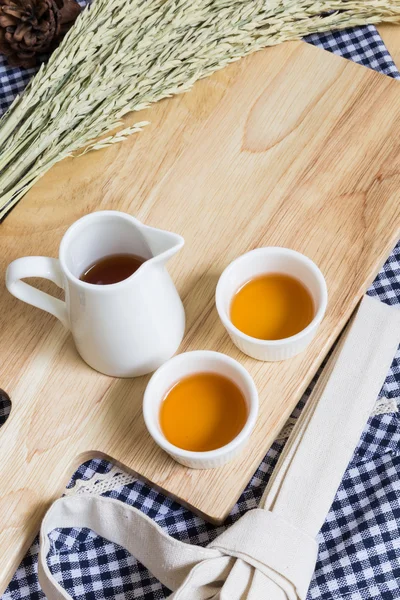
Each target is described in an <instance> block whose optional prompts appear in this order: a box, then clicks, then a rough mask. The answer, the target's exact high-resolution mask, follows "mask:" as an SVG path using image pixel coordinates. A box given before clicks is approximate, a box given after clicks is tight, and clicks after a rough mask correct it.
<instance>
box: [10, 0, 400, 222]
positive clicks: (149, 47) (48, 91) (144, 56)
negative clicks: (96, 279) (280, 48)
mask: <svg viewBox="0 0 400 600" xmlns="http://www.w3.org/2000/svg"><path fill="white" fill-rule="evenodd" d="M382 21H391V22H399V21H400V2H399V0H367V1H361V0H330V1H329V0H326V1H324V0H319V1H313V0H191V1H190V2H188V0H112V2H111V1H110V0H95V1H94V3H93V5H92V6H91V8H90V9H87V10H85V11H84V12H83V13H82V14H81V15H80V17H78V19H77V21H76V23H75V25H74V26H73V27H72V29H71V30H70V31H69V33H68V34H67V36H66V37H65V38H64V41H63V42H62V44H61V45H60V47H59V48H58V49H57V50H56V51H55V52H54V53H53V55H52V56H51V58H50V60H49V62H48V64H47V65H45V66H43V67H42V68H41V69H40V71H39V72H38V73H37V75H36V77H34V78H33V79H32V81H31V83H30V84H29V86H28V88H27V89H26V91H25V92H24V94H23V95H22V96H21V97H19V98H16V99H15V101H14V103H13V104H12V106H11V107H10V109H9V110H8V112H7V113H6V114H5V115H4V116H3V118H2V120H1V122H0V148H1V150H0V218H1V217H3V216H4V215H5V214H6V213H7V212H8V211H9V210H10V209H11V207H12V206H13V205H14V204H15V203H16V202H18V200H19V199H20V198H21V197H22V196H23V195H24V194H25V193H26V192H27V190H29V188H30V187H32V185H33V184H34V183H35V181H37V179H38V178H39V177H41V176H42V175H43V174H44V173H45V172H46V171H47V170H48V169H49V168H50V167H51V166H52V165H54V164H55V163H56V162H58V161H60V160H62V159H63V158H65V157H66V156H70V155H71V154H72V153H73V152H75V151H76V150H78V149H80V148H83V147H85V146H87V145H88V144H89V146H87V147H86V149H85V152H87V151H89V150H95V149H99V148H104V147H106V146H108V145H110V144H113V143H116V142H120V141H122V140H124V139H125V138H126V137H127V136H128V135H131V134H132V133H136V132H138V131H140V130H141V129H142V127H143V126H144V125H145V124H147V123H145V122H140V121H139V122H137V123H136V124H135V125H133V126H132V127H128V128H125V129H122V130H121V131H119V132H118V133H117V134H116V135H111V136H109V137H107V138H106V139H103V140H101V141H100V142H94V143H92V144H91V145H90V142H92V141H93V140H95V139H98V138H99V137H101V136H103V135H105V134H106V133H107V132H110V130H113V129H115V128H117V127H121V126H122V121H121V119H122V117H123V116H124V115H125V114H126V113H128V112H130V111H140V110H142V109H143V108H145V107H148V106H149V105H150V104H152V103H153V102H157V101H158V100H161V99H162V98H166V97H169V96H172V95H174V94H179V93H182V92H186V91H187V90H189V89H190V88H191V87H192V85H193V84H194V82H195V81H197V80H198V79H200V78H203V77H206V76H208V75H210V74H211V73H213V72H214V71H216V70H217V69H221V68H222V67H224V66H225V65H227V64H228V63H230V62H232V61H235V60H238V59H239V58H241V57H242V56H245V55H247V54H249V53H251V52H254V51H256V50H259V49H261V48H264V47H265V46H272V45H274V44H279V43H280V42H284V41H287V40H296V39H299V38H302V37H303V36H305V35H307V34H310V33H314V32H321V31H326V30H331V29H342V28H345V27H354V26H357V25H365V24H367V23H378V22H382Z"/></svg>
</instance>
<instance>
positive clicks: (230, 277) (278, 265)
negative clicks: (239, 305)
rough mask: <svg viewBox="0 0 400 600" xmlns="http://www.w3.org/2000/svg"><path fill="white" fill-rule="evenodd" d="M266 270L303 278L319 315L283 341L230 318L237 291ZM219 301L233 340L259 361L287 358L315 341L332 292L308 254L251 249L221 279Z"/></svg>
mask: <svg viewBox="0 0 400 600" xmlns="http://www.w3.org/2000/svg"><path fill="white" fill-rule="evenodd" d="M265 273H285V274H286V275H291V276H292V277H296V278H297V279H299V280H300V281H301V282H302V283H303V284H304V285H305V286H306V287H307V289H308V290H309V291H310V293H311V295H312V298H313V301H314V306H315V315H314V318H313V320H312V321H311V323H310V324H309V325H308V326H307V327H306V328H305V329H303V330H302V331H300V332H299V333H297V334H296V335H293V336H291V337H288V338H284V339H282V340H260V339H257V338H253V337H251V336H249V335H246V334H245V333H243V332H242V331H240V330H239V329H237V327H235V326H234V325H233V323H232V321H231V319H230V307H231V302H232V298H233V296H234V294H235V293H236V292H237V290H238V289H239V288H240V287H241V286H242V285H244V284H245V283H246V282H247V281H249V280H250V279H253V278H254V277H258V276H260V275H264V274H265ZM215 301H216V305H217V311H218V314H219V316H220V319H221V321H222V323H223V325H224V327H225V329H226V330H227V332H228V333H229V335H230V337H231V339H232V341H233V343H234V344H235V345H236V346H237V347H238V348H239V350H241V351H242V352H244V353H245V354H247V355H248V356H251V357H252V358H256V359H257V360H268V361H276V360H284V359H286V358H291V357H292V356H295V355H296V354H299V353H300V352H302V351H303V350H304V349H305V348H306V347H307V346H308V344H309V343H310V342H311V340H312V339H313V337H314V336H315V333H316V331H317V328H318V326H319V324H320V323H321V321H322V319H323V316H324V314H325V310H326V305H327V302H328V292H327V287H326V282H325V278H324V276H323V275H322V273H321V271H320V270H319V268H318V267H317V265H316V264H315V263H314V262H313V261H312V260H311V259H310V258H307V256H304V254H300V252H296V251H295V250H289V249H288V248H280V247H274V246H270V247H266V248H257V249H256V250H251V251H250V252H247V253H246V254H243V255H242V256H239V258H237V259H236V260H234V261H233V262H231V263H230V265H228V266H227V268H226V269H225V270H224V272H223V273H222V275H221V277H220V278H219V281H218V285H217V290H216V293H215Z"/></svg>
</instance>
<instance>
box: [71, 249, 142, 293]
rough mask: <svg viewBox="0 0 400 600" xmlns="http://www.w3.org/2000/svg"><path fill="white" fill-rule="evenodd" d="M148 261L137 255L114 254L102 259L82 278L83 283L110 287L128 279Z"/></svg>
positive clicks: (84, 273) (91, 266)
mask: <svg viewBox="0 0 400 600" xmlns="http://www.w3.org/2000/svg"><path fill="white" fill-rule="evenodd" d="M144 262H146V259H145V258H143V257H141V256H137V255H136V254H112V255H111V256H105V257H104V258H100V259H99V260H97V261H96V262H95V263H93V264H92V265H90V267H88V268H87V269H86V270H85V271H84V272H83V273H82V275H81V276H80V278H79V279H80V280H81V281H85V282H86V283H92V284H94V285H110V284H112V283H118V282H120V281H123V280H124V279H128V277H130V276H131V275H133V273H135V271H137V270H138V268H139V267H140V266H141V265H142V264H143V263H144Z"/></svg>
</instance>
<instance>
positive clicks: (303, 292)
mask: <svg viewBox="0 0 400 600" xmlns="http://www.w3.org/2000/svg"><path fill="white" fill-rule="evenodd" d="M314 314H315V308H314V302H313V299H312V296H311V294H310V292H309V291H308V289H307V288H306V287H305V286H304V285H303V284H302V283H301V281H299V280H298V279H296V278H295V277H291V276H290V275H284V274H282V273H269V274H267V275H262V276H260V277H256V278H255V279H251V280H250V281H248V282H247V283H245V284H244V285H243V286H242V287H241V288H240V289H239V290H238V291H237V292H236V294H235V295H234V297H233V300H232V304H231V313H230V317H231V321H232V323H233V324H234V325H235V327H237V328H238V329H240V331H242V332H243V333H246V334H247V335H250V336H251V337H254V338H258V339H260V340H281V339H284V338H288V337H290V336H292V335H295V334H296V333H299V332H300V331H302V330H303V329H305V328H306V327H307V325H309V324H310V323H311V321H312V320H313V318H314Z"/></svg>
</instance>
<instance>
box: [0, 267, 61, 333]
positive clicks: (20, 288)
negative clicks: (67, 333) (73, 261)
mask: <svg viewBox="0 0 400 600" xmlns="http://www.w3.org/2000/svg"><path fill="white" fill-rule="evenodd" d="M25 277H42V278H43V279H50V281H52V282H53V283H55V284H56V285H58V287H59V288H61V289H64V277H63V273H62V271H61V267H60V261H59V260H57V259H56V258H49V257H47V256H25V257H24V258H17V259H16V260H14V261H13V262H12V263H11V264H9V265H8V268H7V272H6V287H7V289H8V291H9V292H10V293H11V294H12V295H13V296H15V297H16V298H19V300H22V301H23V302H27V303H28V304H32V306H36V307H37V308H41V309H42V310H45V311H47V312H49V313H50V314H52V315H54V316H55V317H57V319H59V320H60V321H61V323H62V324H63V325H64V327H66V328H67V329H69V322H68V312H67V307H66V304H65V302H64V301H63V300H59V299H58V298H54V297H53V296H50V294H46V293H45V292H42V291H41V290H38V289H36V288H34V287H33V286H32V285H29V284H28V283H25V282H24V281H21V279H24V278H25Z"/></svg>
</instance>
